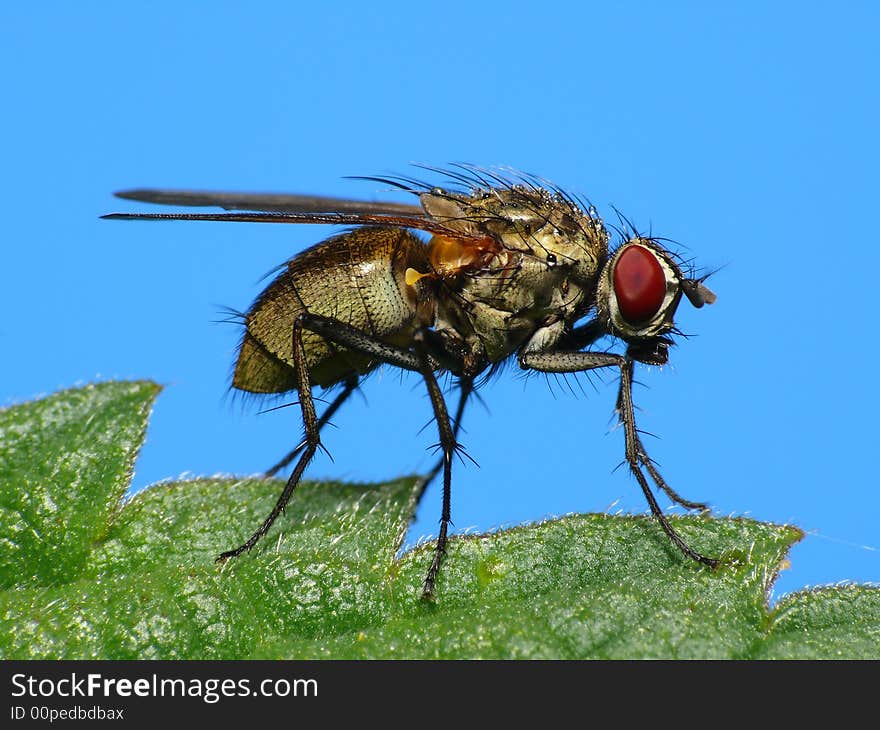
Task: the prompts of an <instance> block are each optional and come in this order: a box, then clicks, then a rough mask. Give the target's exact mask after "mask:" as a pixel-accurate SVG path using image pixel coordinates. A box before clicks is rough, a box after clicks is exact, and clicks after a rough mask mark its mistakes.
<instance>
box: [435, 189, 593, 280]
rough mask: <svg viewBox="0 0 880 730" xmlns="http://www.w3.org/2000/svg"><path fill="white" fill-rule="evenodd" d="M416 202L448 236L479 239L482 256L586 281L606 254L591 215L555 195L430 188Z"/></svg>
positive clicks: (494, 190)
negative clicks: (518, 259) (510, 255)
mask: <svg viewBox="0 0 880 730" xmlns="http://www.w3.org/2000/svg"><path fill="white" fill-rule="evenodd" d="M420 201H421V204H422V207H423V208H424V209H425V212H426V213H428V215H429V216H430V217H431V218H432V219H433V220H435V221H436V222H438V223H440V224H442V225H443V226H445V227H447V228H448V229H449V231H450V237H451V238H454V237H460V238H462V239H465V240H469V241H482V242H483V243H482V244H481V245H480V251H481V253H482V254H484V255H485V254H486V253H488V252H489V251H493V250H494V252H495V253H500V252H502V251H508V252H517V253H520V254H522V255H524V256H530V257H533V258H535V259H538V260H539V261H544V262H546V263H548V264H550V266H551V267H552V266H564V267H566V268H568V269H570V270H571V271H572V272H573V273H574V275H575V276H576V277H577V278H578V279H579V280H581V281H582V282H588V281H589V282H592V281H595V277H596V275H597V274H598V270H599V267H600V266H601V263H602V262H603V261H604V260H605V258H606V256H607V253H608V234H607V232H606V230H605V226H604V224H603V222H602V219H601V218H600V217H599V215H598V214H597V213H596V211H595V210H594V209H593V208H589V209H588V210H586V211H583V210H581V208H580V207H579V206H578V205H577V204H576V203H575V202H574V201H573V200H571V199H570V198H568V197H566V196H564V195H562V194H561V193H551V192H549V191H547V190H544V189H539V188H533V187H525V186H518V185H512V186H510V187H506V188H492V189H488V190H475V191H472V193H471V194H469V195H465V194H461V193H452V192H449V191H446V190H442V189H440V188H436V189H434V190H432V191H431V192H429V193H423V194H422V195H421V196H420ZM471 245H473V244H471ZM496 263H498V262H496ZM500 263H504V262H500Z"/></svg>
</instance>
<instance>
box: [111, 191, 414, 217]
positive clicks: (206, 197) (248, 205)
mask: <svg viewBox="0 0 880 730" xmlns="http://www.w3.org/2000/svg"><path fill="white" fill-rule="evenodd" d="M115 195H116V197H117V198H124V199H125V200H137V201H139V202H141V203H156V204H158V205H181V206H192V207H206V208H207V207H210V208H215V207H216V208H223V209H224V210H252V211H271V212H275V213H347V214H354V215H358V214H360V215H366V214H380V215H403V216H424V215H425V211H424V210H423V209H422V208H421V206H418V205H407V204H406V203H391V202H387V201H386V202H378V203H373V202H370V201H367V200H348V199H345V198H328V197H323V196H320V195H296V194H287V193H229V192H213V191H199V190H162V189H154V188H139V189H135V190H121V191H119V192H117V193H115Z"/></svg>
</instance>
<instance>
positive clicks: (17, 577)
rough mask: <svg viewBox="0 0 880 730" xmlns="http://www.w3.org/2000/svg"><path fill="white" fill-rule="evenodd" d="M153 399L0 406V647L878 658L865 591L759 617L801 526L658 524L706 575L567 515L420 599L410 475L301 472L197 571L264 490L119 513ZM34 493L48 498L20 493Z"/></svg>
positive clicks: (664, 551)
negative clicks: (229, 555)
mask: <svg viewBox="0 0 880 730" xmlns="http://www.w3.org/2000/svg"><path fill="white" fill-rule="evenodd" d="M156 392H157V388H156V387H155V386H152V385H149V384H144V383H133V384H123V383H110V384H105V385H101V386H93V387H90V388H86V389H83V390H80V391H68V392H65V393H61V394H58V395H57V396H53V397H52V398H48V399H46V400H44V401H39V402H37V403H32V404H26V405H23V406H17V407H14V408H10V409H7V410H5V411H2V412H0V467H2V468H0V476H2V479H3V506H4V512H3V522H2V525H0V529H2V533H0V537H2V546H3V552H2V553H0V554H2V557H3V559H2V561H0V581H2V585H5V586H8V587H9V588H8V589H7V590H3V591H0V655H2V656H4V657H17V658H88V657H102V658H113V659H123V658H249V657H267V658H305V657H316V658H317V657H324V658H331V657H332V658H403V657H413V658H434V657H440V658H611V657H613V658H642V657H664V658H674V657H682V658H684V657H689V658H690V657H692V658H710V657H712V658H772V657H834V658H837V657H863V658H876V657H877V656H880V636H878V628H877V627H878V626H880V590H878V589H876V588H869V587H866V586H841V587H837V588H826V589H822V590H818V591H810V592H804V593H799V594H795V595H792V596H788V597H786V598H785V599H783V600H782V601H781V602H780V604H779V606H778V607H777V608H776V609H775V610H773V611H772V612H771V611H769V610H768V608H767V596H768V591H769V589H770V586H771V584H772V582H773V579H774V578H775V576H776V573H777V571H778V570H779V567H780V565H781V564H783V562H784V560H785V555H786V553H787V551H788V549H789V547H790V546H791V545H792V544H793V543H794V542H796V541H797V540H798V539H800V537H801V533H800V531H799V530H797V529H796V528H794V527H790V526H777V525H769V524H763V523H759V522H755V521H752V520H746V519H711V518H706V517H687V518H676V519H675V520H674V522H675V526H676V529H678V530H680V531H681V532H682V534H683V535H684V536H685V537H686V539H687V540H688V541H689V542H690V543H691V544H693V545H694V546H696V547H698V548H699V549H700V550H702V551H704V552H706V553H708V554H713V555H720V556H721V557H722V559H723V566H722V567H721V568H720V569H719V570H716V571H712V570H708V569H706V568H701V567H699V566H697V565H696V564H694V563H693V562H692V561H689V560H687V559H686V558H684V557H683V556H682V555H681V554H680V553H679V552H678V551H677V550H676V549H675V548H674V547H673V546H672V545H670V543H669V542H668V540H667V539H666V538H665V536H664V535H663V533H662V532H661V531H660V529H659V528H658V526H657V525H656V524H655V522H654V521H652V520H651V519H649V518H646V517H611V516H607V515H577V516H569V517H565V518H562V519H558V520H552V521H548V522H544V523H541V524H537V525H528V526H522V527H517V528H514V529H511V530H506V531H503V532H498V533H493V534H489V535H481V536H467V537H457V538H454V539H453V540H452V541H451V542H450V545H449V551H448V554H447V556H446V560H445V562H444V566H443V570H442V571H441V574H440V579H439V582H438V586H437V593H438V597H437V600H436V602H433V603H427V602H424V601H422V600H421V599H420V592H421V583H422V580H423V579H424V574H425V571H426V570H427V567H428V565H429V563H430V559H431V547H432V546H431V545H423V546H420V547H418V548H416V549H414V550H411V551H409V552H407V553H405V554H404V555H402V556H398V552H399V549H400V546H401V544H402V543H403V539H404V535H405V533H406V529H407V526H408V523H409V520H410V519H411V515H412V513H413V510H414V508H415V503H416V497H417V494H418V491H419V482H418V480H417V479H415V478H407V479H400V480H397V481H394V482H391V483H389V484H384V485H376V486H356V485H342V484H303V485H301V486H300V487H299V488H298V490H297V493H296V494H295V495H294V498H293V500H292V502H291V503H290V505H289V507H288V509H287V512H286V513H285V515H284V516H283V517H282V518H281V519H280V520H279V521H278V523H277V524H276V526H275V527H274V528H273V530H272V531H271V532H270V533H269V535H268V536H267V537H266V538H265V539H264V540H263V541H262V542H261V543H259V544H258V546H257V547H256V548H255V549H254V550H253V551H252V553H251V554H249V555H245V556H242V557H241V558H239V559H238V560H235V561H232V562H231V563H228V564H226V565H223V566H220V565H217V564H215V563H214V557H215V556H216V555H217V554H218V553H220V552H221V551H223V550H225V549H228V548H230V547H233V546H235V545H237V544H239V543H240V542H242V541H243V539H244V538H246V537H247V536H248V535H249V534H250V533H251V532H252V531H253V529H254V528H255V527H256V526H257V525H258V524H259V523H260V521H261V520H262V519H263V518H264V517H265V515H266V514H268V512H269V510H270V509H271V507H272V505H273V504H274V502H275V500H276V499H277V496H278V493H279V492H280V489H281V487H282V482H280V481H277V480H262V479H248V480H219V479H205V480H196V481H189V482H180V483H170V484H160V485H157V486H155V487H152V488H150V489H148V490H145V491H144V492H141V493H140V494H138V495H137V496H136V497H134V498H133V499H131V500H130V501H128V502H126V503H125V504H124V506H122V507H121V508H120V507H119V505H118V500H119V498H120V495H121V494H122V491H123V490H124V487H125V484H126V479H127V476H128V475H129V474H130V470H131V463H132V460H133V459H134V456H135V454H136V452H137V449H138V447H139V445H140V440H141V438H142V436H143V431H144V425H145V419H146V416H147V413H148V411H149V406H150V403H151V401H152V399H153V397H154V396H155V394H156ZM52 414H54V415H52ZM58 414H63V416H64V417H62V415H58ZM71 455H76V456H71ZM52 465H62V466H52ZM62 467H63V468H62ZM41 470H44V471H41ZM44 472H45V473H49V474H52V475H53V478H52V479H49V478H48V477H40V475H41V474H43V473H44ZM43 484H45V485H51V489H50V488H49V487H46V488H44V489H43V492H44V493H45V494H49V495H50V496H51V500H52V503H53V504H55V505H60V506H56V508H55V509H54V510H53V509H52V508H42V507H41V506H42V505H43V504H44V501H45V498H37V499H35V498H34V497H33V495H34V494H35V493H36V492H37V491H39V490H40V485H43ZM62 497H63V498H64V499H63V501H62ZM62 507H63V510H62ZM58 512H62V513H63V514H62V515H58V516H56V513H58ZM32 525H36V526H37V527H36V529H34V530H33V531H29V529H27V528H29V527H31V526H32ZM71 525H73V526H74V528H75V529H71V528H70V526H71ZM25 526H26V527H25ZM34 533H36V536H35V535H34Z"/></svg>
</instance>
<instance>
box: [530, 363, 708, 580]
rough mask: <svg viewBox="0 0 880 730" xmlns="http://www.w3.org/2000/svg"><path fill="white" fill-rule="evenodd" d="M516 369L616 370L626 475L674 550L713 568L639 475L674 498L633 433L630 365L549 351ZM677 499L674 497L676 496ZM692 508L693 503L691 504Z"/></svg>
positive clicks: (561, 370) (634, 424)
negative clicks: (631, 477) (674, 525)
mask: <svg viewBox="0 0 880 730" xmlns="http://www.w3.org/2000/svg"><path fill="white" fill-rule="evenodd" d="M519 363H520V366H521V367H523V368H525V369H532V370H539V371H541V372H546V373H577V372H583V371H585V370H594V369H596V368H602V367H616V368H618V370H619V371H620V390H619V393H618V397H617V410H618V413H619V415H620V420H621V423H622V424H623V429H624V439H625V443H626V461H627V463H628V464H629V468H630V471H631V472H632V473H633V475H634V476H635V478H636V480H637V481H638V483H639V486H640V487H641V488H642V492H643V493H644V495H645V499H646V500H647V501H648V506H649V507H650V508H651V514H653V515H654V517H655V518H656V519H657V521H658V522H659V523H660V526H661V527H662V528H663V531H664V532H665V533H666V534H667V536H668V537H669V539H670V540H671V541H672V542H673V543H674V544H675V546H676V547H677V548H678V549H679V550H681V551H682V552H683V553H684V554H685V555H687V556H688V557H689V558H691V559H693V560H696V561H697V562H699V563H702V564H703V565H708V566H710V567H713V568H714V567H716V566H717V565H718V560H717V559H715V558H709V557H706V556H705V555H702V554H701V553H698V552H697V551H696V550H694V549H693V548H691V547H690V545H688V544H687V543H686V542H685V541H684V539H683V538H682V537H681V536H680V535H679V534H678V533H677V532H676V531H675V530H674V529H673V528H672V525H670V524H669V520H667V519H666V516H665V515H664V514H663V512H662V510H661V509H660V506H659V505H658V504H657V500H656V499H655V498H654V494H653V492H652V491H651V488H650V485H649V484H648V481H647V479H645V475H644V474H643V473H642V470H641V468H640V467H641V465H645V468H646V469H647V470H648V473H649V474H650V475H651V478H652V479H654V481H655V482H656V483H657V486H658V487H660V488H661V489H663V491H665V492H666V493H667V494H670V496H671V494H675V492H672V491H671V490H670V489H669V487H667V486H666V483H665V482H664V481H663V479H662V478H660V475H659V474H658V473H657V471H656V469H655V468H654V466H653V464H652V463H651V461H650V459H649V458H648V455H647V454H646V453H645V449H644V447H643V445H642V442H641V440H640V439H639V435H638V431H637V429H636V421H635V414H634V411H633V401H632V383H633V378H632V374H633V363H632V361H631V360H629V359H628V358H625V357H623V356H621V355H615V354H613V353H605V352H567V351H551V352H528V351H527V352H523V353H521V354H520V357H519ZM676 496H678V495H676ZM691 504H696V503H691Z"/></svg>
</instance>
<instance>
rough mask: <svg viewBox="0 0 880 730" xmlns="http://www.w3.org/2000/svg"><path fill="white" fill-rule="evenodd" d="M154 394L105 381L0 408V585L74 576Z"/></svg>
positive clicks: (113, 503) (116, 499)
mask: <svg viewBox="0 0 880 730" xmlns="http://www.w3.org/2000/svg"><path fill="white" fill-rule="evenodd" d="M158 392H159V386H157V385H155V384H153V383H147V382H134V383H112V382H111V383H103V384H100V385H90V386H87V387H85V388H80V389H74V390H65V391H62V392H60V393H57V394H55V395H53V396H50V397H49V398H45V399H43V400H39V401H34V402H32V403H26V404H24V405H19V406H14V407H12V408H4V409H0V444H2V446H0V587H4V588H6V587H10V586H14V585H17V584H26V583H29V582H36V583H41V584H44V585H49V584H52V583H58V582H66V581H69V580H71V579H73V578H75V577H76V576H77V575H79V573H80V572H81V571H82V569H83V567H84V565H85V563H86V561H87V560H88V557H89V553H90V551H91V549H92V545H93V544H94V543H95V542H96V541H97V540H99V539H100V538H101V537H102V535H103V533H104V531H106V529H107V524H108V521H109V519H110V517H111V515H112V514H113V512H114V511H115V510H117V509H118V508H119V503H120V500H121V499H122V495H123V494H124V493H125V490H126V488H127V487H128V483H129V481H130V480H131V474H132V468H133V466H134V459H135V457H136V456H137V452H138V449H139V448H140V445H141V443H142V442H143V439H144V431H145V429H146V426H147V419H148V417H149V413H150V408H151V405H152V402H153V399H154V398H155V397H156V395H157V394H158Z"/></svg>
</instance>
